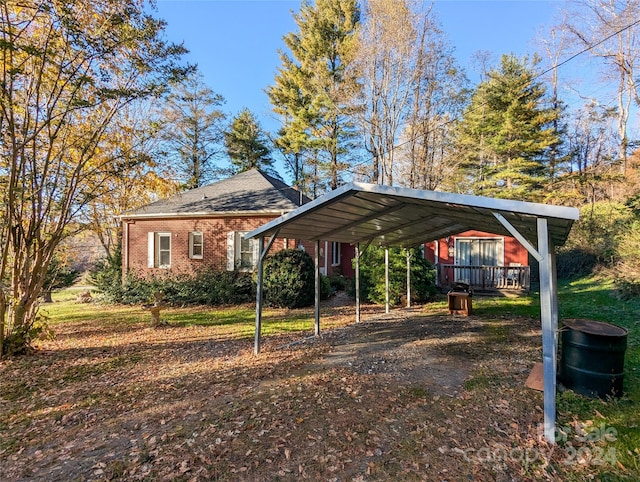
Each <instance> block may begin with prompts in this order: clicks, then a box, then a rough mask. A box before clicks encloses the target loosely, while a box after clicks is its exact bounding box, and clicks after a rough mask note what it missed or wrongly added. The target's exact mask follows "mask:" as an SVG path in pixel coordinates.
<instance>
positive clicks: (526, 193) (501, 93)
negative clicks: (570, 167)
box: [457, 55, 558, 201]
mask: <svg viewBox="0 0 640 482" xmlns="http://www.w3.org/2000/svg"><path fill="white" fill-rule="evenodd" d="M534 64H535V62H534ZM535 77H536V76H535V74H534V71H533V68H532V67H530V66H529V65H528V61H527V59H526V58H525V59H522V60H520V59H518V58H516V57H515V56H513V55H503V56H502V60H501V63H500V68H499V69H494V70H492V71H490V72H489V73H488V78H487V80H486V81H485V82H482V83H480V85H479V86H478V88H477V89H476V91H475V92H474V94H473V96H472V99H471V103H470V105H469V107H468V108H467V109H466V110H465V112H464V115H463V118H462V120H461V122H460V124H459V126H458V131H457V132H458V137H457V146H458V149H459V151H460V154H461V157H462V158H463V159H464V166H462V168H463V170H464V175H465V177H466V178H467V179H468V180H469V181H470V184H471V186H470V188H471V191H472V192H474V193H475V194H483V195H489V196H495V197H502V198H511V199H522V200H532V201H537V200H541V199H542V195H543V188H544V184H545V182H546V177H545V176H546V168H547V165H548V151H549V149H550V148H551V147H552V146H554V145H555V144H557V143H558V136H557V133H556V132H555V131H554V130H553V121H554V119H555V118H556V116H557V112H556V111H555V110H554V109H553V108H550V107H547V106H545V99H544V95H545V88H544V85H543V84H541V83H540V82H537V81H536V80H535Z"/></svg>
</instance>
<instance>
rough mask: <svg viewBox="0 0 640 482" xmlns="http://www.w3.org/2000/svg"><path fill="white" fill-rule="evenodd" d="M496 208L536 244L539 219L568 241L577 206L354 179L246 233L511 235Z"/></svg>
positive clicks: (351, 238) (354, 238)
mask: <svg viewBox="0 0 640 482" xmlns="http://www.w3.org/2000/svg"><path fill="white" fill-rule="evenodd" d="M494 213H496V214H499V215H502V216H503V217H504V218H505V219H506V220H507V221H508V222H509V223H510V224H511V225H512V226H514V227H515V228H516V229H517V230H518V231H519V232H520V234H522V236H524V237H525V238H526V239H527V240H528V241H530V242H531V243H532V244H533V245H534V246H535V245H537V219H538V218H546V219H547V222H548V230H549V233H550V236H551V239H552V240H553V243H554V244H555V245H556V246H561V245H563V244H564V243H565V241H566V239H567V236H568V235H569V231H570V230H571V226H572V224H573V222H574V221H575V220H577V219H578V210H577V209H575V208H570V207H564V206H551V205H546V204H538V203H530V202H523V201H513V200H507V199H495V198H487V197H481V196H469V195H463V194H453V193H445V192H436V191H425V190H418V189H407V188H398V187H391V186H380V185H375V184H364V183H352V184H347V185H345V186H342V187H341V188H339V189H336V190H335V191H332V192H330V193H327V194H325V195H324V196H321V197H319V198H318V199H316V200H314V201H312V202H310V203H309V204H305V205H304V206H301V207H299V208H297V209H296V210H295V211H292V212H290V213H287V214H285V215H283V216H281V217H279V218H278V219H275V220H273V221H271V222H269V223H267V224H265V225H263V226H261V227H260V228H258V229H256V230H254V231H251V232H250V233H248V234H247V237H268V236H271V235H273V234H274V233H275V232H276V231H279V232H278V237H282V238H294V239H305V240H309V241H313V240H323V241H338V242H344V243H352V244H355V243H367V242H369V241H371V242H372V243H373V244H377V245H381V246H403V247H408V246H416V245H418V244H420V243H423V242H428V241H433V240H436V239H440V238H442V237H445V236H449V235H452V234H458V233H461V232H463V231H467V230H471V229H473V230H479V231H484V232H489V233H495V234H504V235H510V233H509V231H508V230H507V228H505V226H504V225H503V224H502V223H501V222H500V221H499V220H498V219H497V218H496V216H495V215H494Z"/></svg>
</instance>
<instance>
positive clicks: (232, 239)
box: [227, 231, 236, 271]
mask: <svg viewBox="0 0 640 482" xmlns="http://www.w3.org/2000/svg"><path fill="white" fill-rule="evenodd" d="M235 267H236V233H235V231H229V232H228V233H227V271H233V270H234V268H235Z"/></svg>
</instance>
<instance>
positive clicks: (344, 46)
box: [269, 0, 360, 189]
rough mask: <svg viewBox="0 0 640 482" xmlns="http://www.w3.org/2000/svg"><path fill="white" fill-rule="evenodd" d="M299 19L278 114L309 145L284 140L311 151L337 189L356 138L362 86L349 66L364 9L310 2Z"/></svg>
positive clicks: (344, 2) (343, 0)
mask: <svg viewBox="0 0 640 482" xmlns="http://www.w3.org/2000/svg"><path fill="white" fill-rule="evenodd" d="M294 18H295V21H296V24H297V25H298V29H299V31H298V33H289V34H287V35H286V36H285V37H284V42H285V44H286V45H287V47H288V48H289V50H290V52H291V55H292V57H290V56H288V55H287V54H284V53H283V54H282V60H283V66H282V67H281V69H280V71H279V73H278V75H277V76H276V86H275V87H272V88H270V89H269V96H270V99H271V102H272V104H273V105H274V106H275V109H276V112H277V113H279V114H280V115H281V116H285V123H284V124H285V127H284V131H283V134H285V136H286V135H287V134H290V135H292V136H293V137H294V138H296V139H300V140H301V141H302V142H303V143H302V144H299V145H298V144H297V141H296V142H295V143H293V144H292V143H289V142H287V141H286V140H283V141H282V142H285V145H287V149H297V148H300V147H302V146H304V147H305V148H306V149H307V150H308V151H309V152H310V153H311V155H310V161H311V164H312V166H311V169H312V170H314V171H316V170H317V171H318V172H319V174H321V175H325V174H326V176H327V177H328V187H329V188H330V189H335V188H337V187H338V185H339V184H340V183H341V173H342V171H343V170H344V169H345V168H346V167H347V166H348V162H347V159H346V155H347V153H348V152H349V149H348V148H349V141H350V140H351V139H352V138H353V135H354V128H353V125H352V123H351V119H350V118H349V116H348V114H349V110H350V109H351V102H350V99H351V98H352V96H353V95H354V92H355V91H356V90H357V82H356V79H355V77H354V76H353V75H352V72H351V71H350V69H349V68H348V67H349V65H350V63H351V61H352V59H353V56H354V53H355V49H356V43H357V42H356V35H355V34H356V32H357V26H358V23H359V20H360V11H359V9H358V5H357V2H356V0H317V1H316V2H315V3H311V2H309V1H306V0H305V1H304V2H303V3H302V6H301V8H300V12H299V13H298V14H296V15H294ZM287 96H289V98H288V99H287ZM285 139H286V138H285ZM314 164H315V165H314Z"/></svg>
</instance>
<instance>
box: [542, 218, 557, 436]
mask: <svg viewBox="0 0 640 482" xmlns="http://www.w3.org/2000/svg"><path fill="white" fill-rule="evenodd" d="M537 227H538V253H539V254H540V256H541V258H542V259H541V260H540V319H541V321H542V364H543V374H544V435H545V437H546V439H547V441H548V442H549V443H552V444H553V443H555V429H556V367H557V365H556V353H557V331H558V309H557V306H558V302H557V293H556V284H555V278H556V276H555V273H554V269H555V262H554V253H553V243H552V241H551V239H550V236H549V231H548V226H547V220H546V219H545V218H538V224H537Z"/></svg>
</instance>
